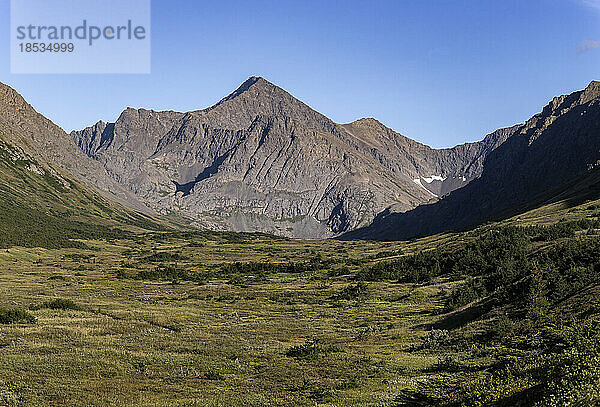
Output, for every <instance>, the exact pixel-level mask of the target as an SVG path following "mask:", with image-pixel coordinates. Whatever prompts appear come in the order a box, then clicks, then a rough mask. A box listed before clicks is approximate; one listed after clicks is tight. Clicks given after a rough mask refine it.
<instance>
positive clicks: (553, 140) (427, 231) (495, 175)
mask: <svg viewBox="0 0 600 407" xmlns="http://www.w3.org/2000/svg"><path fill="white" fill-rule="evenodd" d="M598 167H600V82H596V81H593V82H591V83H590V84H589V86H588V87H587V88H586V89H584V90H582V91H578V92H574V93H572V94H570V95H563V96H558V97H555V98H554V99H553V100H552V101H551V102H550V103H549V104H548V105H546V106H545V107H544V109H543V110H542V112H540V113H539V114H537V115H535V116H533V117H532V118H531V119H529V120H528V121H527V122H525V123H524V124H522V125H519V126H518V127H517V128H516V129H515V131H514V133H513V134H512V136H511V137H510V138H509V139H508V140H507V141H506V142H505V143H503V144H502V145H501V146H499V147H498V148H497V149H495V150H494V151H493V152H491V153H490V154H489V155H488V157H487V160H486V161H485V166H484V169H483V172H482V174H481V176H480V177H479V178H477V179H475V180H474V181H473V182H471V183H470V184H469V185H467V186H465V187H464V188H462V189H459V190H456V191H454V192H452V193H451V194H449V195H448V196H447V197H445V198H444V199H442V200H440V201H438V202H436V203H433V204H430V205H422V206H420V207H418V208H416V209H414V210H411V211H407V212H405V213H397V212H396V213H394V212H393V211H387V212H384V213H382V214H380V215H379V216H378V217H377V219H376V220H375V222H373V224H372V225H370V226H369V227H366V228H361V229H358V230H355V231H352V232H349V233H347V234H346V235H345V236H344V238H348V239H406V238H412V237H416V236H425V235H431V234H435V233H439V232H443V231H448V230H453V229H460V228H465V227H470V226H474V225H477V224H479V223H482V222H485V221H487V220H494V219H498V218H502V217H504V216H507V215H510V214H512V215H514V214H518V213H520V212H522V211H523V210H525V209H527V208H528V206H529V205H532V204H535V202H537V199H539V197H540V196H544V195H545V194H547V193H549V192H551V191H552V190H553V189H555V188H559V187H560V188H562V189H568V187H569V184H575V183H577V182H579V181H578V180H579V179H580V177H585V176H586V174H588V172H590V171H591V170H595V169H597V168H598ZM594 176H595V175H594ZM559 197H560V195H558V196H557V197H556V199H559ZM545 199H549V198H548V197H546V198H545Z"/></svg>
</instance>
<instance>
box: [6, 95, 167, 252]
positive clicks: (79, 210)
mask: <svg viewBox="0 0 600 407" xmlns="http://www.w3.org/2000/svg"><path fill="white" fill-rule="evenodd" d="M108 191H112V192H108ZM117 202H122V203H124V204H127V205H128V206H131V207H134V208H137V209H139V210H141V211H145V212H147V213H149V212H150V211H149V210H148V209H147V208H146V207H145V206H143V205H142V204H140V203H139V202H138V201H137V200H136V199H135V198H134V197H133V195H132V194H130V193H128V192H127V191H125V190H124V189H122V188H121V187H119V186H118V185H117V184H116V183H115V182H114V181H113V180H112V179H111V178H110V177H108V175H107V174H106V171H105V170H104V169H103V168H102V167H100V166H99V165H98V163H96V162H94V161H93V160H91V159H89V158H88V157H87V156H85V154H83V153H82V152H81V151H80V150H79V149H78V148H77V147H76V146H75V144H74V143H73V142H72V140H71V139H70V138H69V137H68V135H67V134H66V133H65V132H63V131H62V130H61V129H60V128H58V127H57V126H55V125H54V124H53V123H52V122H50V121H49V120H47V119H46V118H44V117H43V116H42V115H40V114H38V113H37V112H36V111H35V110H34V109H33V108H32V107H31V106H30V105H29V104H27V103H26V102H25V101H24V100H23V98H22V97H21V96H19V95H18V94H17V93H16V92H15V91H14V90H12V89H10V88H8V87H6V86H4V85H0V247H3V248H4V247H10V246H12V245H19V246H30V247H31V246H42V247H53V248H56V247H64V246H77V245H78V243H77V242H76V241H74V240H73V239H90V238H93V237H100V236H102V237H107V236H110V235H112V236H115V235H117V234H119V233H124V232H122V231H121V232H118V231H116V230H113V229H114V228H125V229H128V228H131V227H133V226H136V225H137V226H138V227H152V228H161V226H159V225H158V224H157V223H156V221H155V220H152V219H150V218H149V217H148V216H147V215H144V214H142V213H139V212H136V211H131V210H129V209H126V208H125V207H124V206H123V205H121V204H119V203H117ZM134 229H135V228H134Z"/></svg>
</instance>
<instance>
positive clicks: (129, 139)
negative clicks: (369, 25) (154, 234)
mask: <svg viewBox="0 0 600 407" xmlns="http://www.w3.org/2000/svg"><path fill="white" fill-rule="evenodd" d="M516 130H517V128H516V127H513V128H509V129H502V130H498V131H496V132H494V133H492V134H490V135H488V136H487V137H486V138H485V139H484V140H482V141H480V142H477V143H468V144H463V145H460V146H457V147H454V148H451V149H442V150H435V149H431V148H429V147H427V146H425V145H423V144H420V143H418V142H415V141H413V140H410V139H408V138H406V137H404V136H402V135H400V134H398V133H396V132H394V131H393V130H391V129H389V128H387V127H385V126H384V125H382V124H381V123H379V122H377V121H376V120H374V119H361V120H358V121H356V122H353V123H349V124H337V123H335V122H333V121H332V120H330V119H329V118H327V117H325V116H324V115H322V114H321V113H319V112H316V111H315V110H313V109H311V108H310V107H309V106H307V105H305V104H304V103H302V102H300V101H299V100H297V99H296V98H294V97H293V96H292V95H290V94H289V93H287V92H285V91H284V90H283V89H281V88H279V87H277V86H275V85H273V84H272V83H270V82H268V81H266V80H265V79H263V78H259V77H251V78H249V79H248V80H247V81H245V82H244V83H243V84H242V85H241V86H240V87H239V88H238V89H237V90H235V91H234V92H233V93H231V94H230V95H228V96H227V97H225V98H223V99H222V100H221V101H220V102H218V103H217V104H215V105H214V106H212V107H209V108H207V109H204V110H197V111H192V112H187V113H179V112H172V111H164V112H155V111H150V110H144V109H131V108H128V109H126V110H125V111H124V112H123V113H122V114H121V115H120V117H119V118H118V119H117V120H116V121H115V122H114V123H104V122H98V123H97V124H96V125H94V126H92V127H88V128H86V129H84V130H81V131H75V132H72V133H71V136H72V138H73V140H74V141H75V143H76V144H77V145H78V146H79V147H80V149H81V150H82V151H83V152H85V154H87V155H88V156H89V157H90V158H93V159H94V160H95V161H97V162H99V163H100V164H101V165H102V167H103V168H104V169H105V170H106V172H107V173H108V174H109V175H110V177H111V178H113V180H115V181H116V182H118V183H119V184H120V185H121V186H122V187H124V188H125V189H126V190H128V191H129V192H131V193H133V194H135V196H136V198H137V199H139V200H141V201H142V202H144V203H145V204H146V205H148V206H149V207H151V208H153V209H154V210H156V211H157V212H159V213H163V214H164V213H171V212H175V213H178V214H180V215H182V216H185V217H186V218H188V219H190V220H191V221H192V222H193V223H194V224H195V225H196V226H198V227H205V228H210V229H219V230H233V231H261V232H270V233H275V234H279V235H285V236H292V237H331V236H336V235H339V234H341V233H344V232H348V231H350V230H353V229H355V228H358V227H364V226H367V225H369V224H370V223H371V222H372V221H373V219H375V217H376V216H377V215H378V214H380V213H382V212H383V211H386V210H388V211H389V210H394V211H407V210H410V209H412V208H415V207H416V206H418V205H421V204H424V203H427V202H430V201H432V200H437V199H438V197H440V196H443V195H445V194H447V193H449V192H451V191H453V190H456V189H458V188H461V187H463V186H464V185H466V184H468V183H469V182H470V181H471V180H473V179H475V178H477V177H478V176H479V175H480V174H481V173H482V171H483V163H484V161H485V159H486V157H487V155H488V154H489V153H490V152H491V151H493V150H494V149H496V148H497V147H498V146H500V145H501V144H502V143H503V142H504V141H506V140H507V139H508V138H510V137H511V136H512V135H513V134H514V133H515V131H516Z"/></svg>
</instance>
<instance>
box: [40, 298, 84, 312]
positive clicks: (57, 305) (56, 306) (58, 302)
mask: <svg viewBox="0 0 600 407" xmlns="http://www.w3.org/2000/svg"><path fill="white" fill-rule="evenodd" d="M42 308H45V309H53V310H62V311H66V310H73V311H81V309H82V308H81V306H80V305H79V304H77V303H75V301H73V300H69V299H65V298H56V299H54V300H51V301H46V302H44V303H43V304H41V305H39V306H37V307H34V308H33V309H42Z"/></svg>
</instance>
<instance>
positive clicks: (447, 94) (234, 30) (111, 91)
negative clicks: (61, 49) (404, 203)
mask: <svg viewBox="0 0 600 407" xmlns="http://www.w3.org/2000/svg"><path fill="white" fill-rule="evenodd" d="M9 27H10V1H9V0H0V55H4V57H3V58H0V81H1V82H4V83H7V84H9V85H11V86H13V87H14V88H15V89H17V90H18V91H19V92H20V93H21V94H23V96H24V97H25V98H26V99H27V100H28V101H29V102H30V103H31V104H32V105H33V106H34V107H35V108H36V109H37V110H38V111H40V112H41V113H43V114H44V115H46V116H47V117H48V118H50V119H51V120H53V121H54V122H56V123H57V124H58V125H60V126H61V127H63V128H64V129H65V130H67V131H70V130H72V129H78V128H82V127H85V126H87V125H91V124H93V123H95V122H96V121H97V120H99V119H103V120H105V121H112V120H114V119H116V118H117V117H118V115H119V113H120V112H121V111H122V110H123V109H124V108H125V107H127V106H133V107H145V108H151V109H157V110H158V109H160V110H162V109H173V110H180V111H186V110H194V109H199V108H203V107H207V106H210V105H212V104H213V103H215V102H216V101H218V100H219V99H220V98H221V97H223V96H225V95H226V94H228V93H229V92H231V91H232V90H234V89H235V88H236V87H237V86H238V85H239V84H241V83H242V82H243V81H244V80H245V79H246V78H247V77H249V76H252V75H258V76H263V77H265V78H266V79H268V80H270V81H271V82H273V83H275V84H277V85H279V86H281V87H282V88H284V89H286V90H287V91H289V92H290V93H292V94H293V95H295V96H296V97H298V98H299V99H301V100H303V101H304V102H306V103H307V104H309V105H310V106H312V107H313V108H315V109H316V110H318V111H320V112H322V113H324V114H325V115H327V116H329V117H330V118H332V119H333V120H335V121H337V122H349V121H353V120H355V119H358V118H361V117H375V118H376V119H378V120H380V121H381V122H383V123H384V124H386V125H387V126H389V127H391V128H393V129H395V130H396V131H399V132H401V133H402V134H404V135H406V136H407V137H410V138H413V139H416V140H418V141H421V142H424V143H426V144H429V145H431V146H434V147H446V146H452V145H455V144H459V143H463V142H467V141H474V140H478V139H481V138H482V137H483V136H484V135H485V134H486V133H488V132H490V131H493V130H495V129H496V128H499V127H503V126H509V125H512V124H515V123H518V122H522V121H524V120H526V119H527V118H529V117H530V116H532V115H533V114H535V113H537V112H538V111H540V110H541V108H542V107H543V106H544V105H545V104H546V103H547V102H548V101H549V100H550V99H551V98H552V97H553V96H555V95H559V94H563V93H569V92H572V91H574V90H577V89H581V88H584V87H585V86H586V85H587V84H588V83H589V82H590V81H591V80H594V79H600V0H597V1H596V0H502V1H492V0H470V1H466V0H449V1H444V0H438V1H426V0H404V1H402V0H389V1H388V0H382V1H377V0H374V1H370V2H366V1H354V0H345V1H328V0H320V1H313V0H303V1H288V0H279V1H262V0H255V1H227V0H223V1H218V2H217V1H190V0H185V1H184V0H153V1H152V74H150V75H11V74H10V61H9V57H8V56H9V35H10V33H9Z"/></svg>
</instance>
